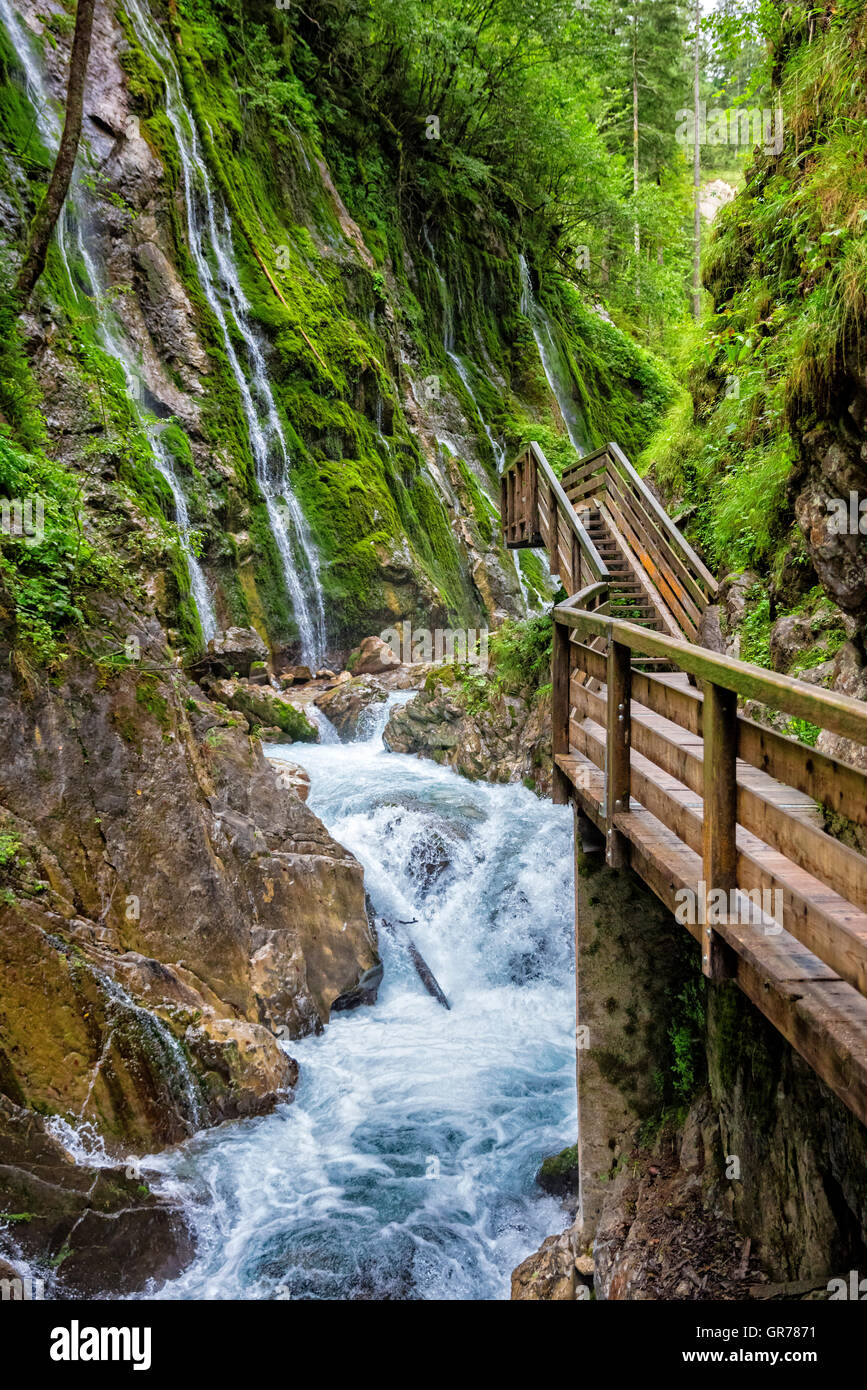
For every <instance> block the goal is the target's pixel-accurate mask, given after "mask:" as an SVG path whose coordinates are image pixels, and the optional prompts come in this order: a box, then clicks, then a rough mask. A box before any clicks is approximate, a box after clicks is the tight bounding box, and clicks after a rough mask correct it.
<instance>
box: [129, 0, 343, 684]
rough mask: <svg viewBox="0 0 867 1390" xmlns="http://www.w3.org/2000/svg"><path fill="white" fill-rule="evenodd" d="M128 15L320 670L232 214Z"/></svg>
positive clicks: (283, 451)
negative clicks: (170, 146) (158, 104)
mask: <svg viewBox="0 0 867 1390" xmlns="http://www.w3.org/2000/svg"><path fill="white" fill-rule="evenodd" d="M126 11H127V13H128V15H129V17H130V19H131V21H132V23H133V26H134V28H135V31H136V36H137V38H138V40H139V43H140V44H141V46H142V48H143V49H144V51H145V52H146V53H147V55H148V57H149V58H150V60H151V62H152V63H153V64H154V66H155V68H156V69H157V71H158V72H159V74H160V77H161V79H162V82H163V87H164V93H165V103H166V113H167V115H168V118H169V121H170V123H171V126H172V130H173V132H174V136H175V142H176V145H177V149H178V155H179V158H180V162H181V172H182V179H183V188H184V203H185V210H186V224H187V240H188V243H189V249H190V253H191V255H192V257H193V261H194V263H195V266H196V271H197V274H198V278H199V283H200V284H201V287H202V290H203V292H204V295H205V298H206V299H207V301H208V305H209V306H210V309H211V311H212V313H213V315H214V318H215V319H216V321H217V324H218V326H219V329H220V335H221V337H222V340H223V346H224V349H225V352H226V357H227V359H228V362H229V366H230V368H231V371H232V375H233V376H234V378H235V382H236V384H237V387H238V392H239V395H240V397H241V406H242V409H243V412H244V418H245V421H246V425H247V435H248V438H249V442H250V449H251V452H252V455H253V459H254V462H255V465H256V480H257V482H258V484H259V489H260V491H261V493H262V497H263V499H264V501H265V507H266V510H267V513H268V521H269V523H270V526H271V531H272V533H273V535H274V539H275V542H276V544H277V549H278V552H279V555H280V560H281V564H282V569H283V577H284V580H285V583H286V588H287V590H288V592H289V596H290V598H291V600H292V607H293V610H294V613H295V620H296V622H297V624H298V631H299V636H300V638H301V659H302V661H303V662H304V664H305V665H307V666H310V668H311V669H312V670H315V669H316V668H317V667H318V666H321V665H322V663H323V661H324V658H325V608H324V603H323V597H322V586H321V583H320V577H319V557H318V555H317V553H316V548H315V546H314V544H313V541H312V538H311V536H310V532H309V528H308V526H307V523H306V521H305V518H304V514H303V512H302V510H301V507H300V504H299V502H298V499H297V498H296V496H295V493H294V492H293V490H292V487H291V484H290V481H289V467H290V456H289V448H288V445H287V443H286V436H285V433H284V430H283V425H282V423H281V420H280V415H279V412H278V410H277V404H276V401H275V399H274V393H273V391H272V389H271V382H270V380H269V376H268V370H267V366H266V363H265V357H264V353H263V351H262V348H261V345H260V343H259V341H258V339H257V337H256V335H255V333H254V331H253V329H252V327H251V325H250V318H249V316H250V306H249V304H248V301H247V299H246V296H245V295H244V291H243V289H242V288H241V282H240V279H239V276H238V269H237V262H236V258H235V251H234V245H233V240H232V230H231V224H230V221H229V215H228V210H227V209H226V208H224V207H223V208H219V209H218V200H217V198H216V196H215V193H214V189H213V185H212V183H211V178H210V173H209V171H208V167H207V164H206V161H205V159H204V158H203V156H202V154H201V152H200V147H199V136H198V132H197V129H196V123H195V120H194V118H193V115H192V112H191V111H190V109H189V107H188V106H187V103H186V100H185V97H184V90H183V84H182V81H181V76H180V72H179V70H178V66H177V63H176V61H175V55H174V53H173V51H172V48H171V45H170V44H169V42H168V41H167V39H166V37H165V35H164V34H163V32H162V30H161V29H160V27H159V25H158V24H157V23H156V22H155V20H154V19H153V18H152V16H151V15H150V14H149V12H148V11H147V10H146V9H145V7H144V6H143V5H141V4H140V3H139V0H129V3H128V4H127V5H126ZM212 263H213V266H214V269H213V270H212ZM230 320H231V323H232V325H233V326H234V328H235V330H236V332H237V334H238V335H239V336H240V339H241V341H242V342H243V345H244V354H245V357H246V359H247V369H248V370H247V372H245V371H244V370H243V368H242V366H241V362H240V360H239V357H238V353H237V351H236V349H235V345H234V341H233V334H232V332H231V330H230ZM248 373H249V380H248ZM251 383H252V385H251ZM302 576H303V577H302Z"/></svg>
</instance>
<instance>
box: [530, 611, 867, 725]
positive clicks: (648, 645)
mask: <svg viewBox="0 0 867 1390" xmlns="http://www.w3.org/2000/svg"><path fill="white" fill-rule="evenodd" d="M576 597H578V596H577V595H576ZM554 621H555V622H559V623H562V624H564V626H566V627H570V628H576V629H580V630H583V631H584V632H590V633H592V634H593V635H594V636H597V637H606V636H607V637H609V638H610V640H612V641H614V642H619V643H621V644H622V645H623V646H626V647H629V648H631V650H632V651H634V652H638V653H640V654H641V655H642V656H651V657H654V656H655V657H663V658H665V659H666V660H668V661H670V662H672V664H673V665H675V666H677V667H679V668H680V670H681V671H686V672H687V673H688V674H689V675H691V676H695V677H696V678H697V679H699V680H706V681H711V682H712V683H713V684H714V685H717V686H721V687H722V688H723V689H724V690H730V691H732V692H733V693H734V694H736V695H740V696H742V697H743V698H744V699H749V700H757V701H759V702H760V703H761V704H764V705H769V706H770V707H771V708H772V709H776V710H779V711H780V712H781V713H783V714H789V715H794V716H795V718H798V719H806V720H808V721H809V722H810V723H811V724H817V725H818V726H819V727H820V728H823V729H827V730H828V731H829V732H830V733H834V734H838V735H839V736H840V737H841V738H847V739H854V740H855V741H856V742H858V743H867V702H865V701H863V700H856V699H854V698H853V697H852V696H850V695H841V694H839V693H838V692H837V691H835V690H823V689H821V688H820V687H818V686H815V685H811V684H810V683H809V682H808V681H801V680H797V679H795V678H794V677H792V676H781V675H779V674H778V673H777V672H776V671H768V670H765V668H764V667H762V666H754V665H753V664H752V663H751V662H748V661H740V660H739V659H738V658H736V657H733V656H722V655H720V654H718V653H717V652H712V651H709V650H708V649H707V648H706V647H697V646H696V645H695V644H694V643H692V642H687V641H684V640H683V639H682V638H678V637H665V636H664V635H663V634H662V633H658V632H653V631H650V630H649V629H648V628H644V627H637V626H636V625H635V624H633V623H627V622H623V621H622V620H620V619H618V618H612V617H608V616H603V615H601V614H598V613H589V612H578V611H576V609H575V606H574V603H573V601H572V600H567V601H566V602H565V603H561V604H558V605H557V607H556V608H555V609H554Z"/></svg>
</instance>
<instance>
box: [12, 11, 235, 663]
mask: <svg viewBox="0 0 867 1390" xmlns="http://www.w3.org/2000/svg"><path fill="white" fill-rule="evenodd" d="M0 20H2V23H3V27H4V28H5V30H6V33H7V35H8V38H9V41H10V43H11V44H12V46H13V48H14V49H15V53H16V55H17V57H18V61H19V62H20V63H21V67H22V69H23V71H24V75H25V79H26V83H27V95H28V98H29V100H30V102H31V104H32V106H33V110H34V114H35V117H36V124H37V127H38V129H39V133H40V135H41V137H42V139H43V141H44V142H45V145H46V147H47V148H48V149H51V150H55V149H56V148H57V146H58V145H59V143H60V134H61V122H60V118H59V116H58V115H57V113H56V111H55V107H54V102H53V100H52V97H51V93H50V91H49V89H48V84H47V82H46V78H45V72H44V70H43V67H42V65H41V64H40V62H39V61H38V60H37V57H36V54H35V52H34V49H33V44H32V35H31V34H30V31H29V30H28V29H27V26H26V25H25V24H24V23H23V22H22V21H21V19H20V18H19V16H18V15H17V14H16V13H15V11H14V10H13V8H12V6H11V4H10V3H9V0H0ZM87 221H88V212H87V207H86V204H85V201H84V197H83V193H82V189H81V187H80V184H79V182H78V181H77V180H76V179H73V183H72V186H71V188H70V193H69V198H68V199H67V203H66V206H65V207H64V210H63V213H62V215H61V217H60V219H59V222H58V226H57V245H58V249H59V251H60V255H61V259H62V260H63V265H64V269H65V271H66V275H67V279H68V281H69V285H70V288H71V290H72V293H73V295H74V296H75V299H76V300H77V301H80V294H79V290H78V286H77V285H76V283H75V277H74V275H73V273H72V269H71V267H70V263H69V247H68V242H69V237H70V234H71V235H72V236H73V237H74V239H75V248H76V250H77V252H78V254H79V256H80V258H81V262H82V265H83V266H84V269H85V272H86V274H87V279H88V281H89V285H90V291H91V295H92V297H93V302H94V311H95V315H96V328H97V333H98V336H99V339H100V343H101V346H102V348H103V350H104V351H105V352H106V353H107V355H108V356H109V357H112V358H114V359H115V360H116V361H117V362H118V363H119V364H120V366H121V368H122V370H123V374H124V378H125V381H126V388H127V393H128V395H129V398H130V400H131V402H132V404H133V408H134V410H135V412H136V415H137V417H138V420H139V423H140V425H141V427H142V429H143V430H144V432H145V434H146V435H147V439H148V443H149V444H150V448H151V455H152V457H153V461H154V464H155V465H156V468H157V471H158V472H159V473H160V475H161V476H162V477H163V479H164V480H165V482H166V483H167V485H168V487H169V491H170V492H171V495H172V501H173V503H174V508H175V524H176V526H177V529H178V538H179V540H180V545H181V549H182V550H183V553H184V558H185V559H186V562H187V569H188V572H189V577H190V591H191V594H192V598H193V603H194V604H195V607H196V611H197V613H198V615H199V622H200V623H201V627H202V635H203V637H204V639H205V641H206V642H207V641H208V640H209V638H211V637H213V636H214V634H215V633H216V631H217V617H216V613H215V611H214V601H213V598H212V596H211V591H210V588H209V586H208V582H207V580H206V578H205V574H204V570H203V569H202V566H201V564H200V563H199V559H198V557H197V555H196V552H195V549H194V544H193V527H192V525H191V522H190V513H189V507H188V505H187V499H186V496H185V494H184V490H183V487H182V486H181V483H180V480H179V478H178V476H177V473H176V472H175V467H174V463H173V460H172V457H171V455H170V453H169V452H168V450H167V449H166V448H165V446H164V445H163V443H162V440H161V439H160V425H159V422H158V421H157V420H156V419H155V417H154V416H153V415H152V414H151V412H150V411H149V410H147V408H146V407H145V404H144V396H145V389H144V381H143V377H142V373H141V368H140V366H139V363H138V360H137V357H136V353H135V350H134V348H133V346H132V344H131V343H130V342H129V340H128V339H127V337H126V334H125V333H124V332H123V329H122V326H121V324H120V322H119V320H118V319H117V316H116V315H115V314H114V313H113V310H112V308H111V305H110V295H109V293H108V289H109V287H108V283H107V279H106V275H105V269H104V267H103V266H102V265H101V264H100V263H99V261H98V259H97V258H96V256H95V255H94V254H93V251H92V250H91V244H90V242H89V240H88V237H87V235H86V226H87Z"/></svg>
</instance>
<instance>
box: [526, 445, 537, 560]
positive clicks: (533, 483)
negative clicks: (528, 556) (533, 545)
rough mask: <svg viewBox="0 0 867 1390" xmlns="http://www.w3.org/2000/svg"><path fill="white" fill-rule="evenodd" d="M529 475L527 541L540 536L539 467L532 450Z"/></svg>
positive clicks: (528, 459)
mask: <svg viewBox="0 0 867 1390" xmlns="http://www.w3.org/2000/svg"><path fill="white" fill-rule="evenodd" d="M527 463H528V465H529V469H530V472H529V475H528V478H527V539H528V540H536V539H537V538H538V536H539V465H538V463H537V462H536V456H535V454H534V453H533V451H532V449H530V450H528V451H527Z"/></svg>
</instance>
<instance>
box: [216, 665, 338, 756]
mask: <svg viewBox="0 0 867 1390" xmlns="http://www.w3.org/2000/svg"><path fill="white" fill-rule="evenodd" d="M207 688H208V690H209V692H210V693H211V695H213V697H214V698H215V699H217V700H219V701H220V703H221V704H223V705H225V706H226V707H227V708H228V709H233V710H238V711H239V712H240V713H241V714H243V715H244V716H245V717H246V719H247V721H248V723H249V724H250V726H251V727H253V728H255V727H256V726H257V725H258V726H260V727H262V728H276V729H280V730H281V731H282V733H283V735H284V737H285V739H286V741H287V742H289V743H316V742H318V739H319V730H318V729H317V728H316V727H315V725H313V724H311V723H310V721H309V719H307V718H306V717H305V715H304V714H303V713H302V711H301V710H300V709H299V708H298V706H297V705H294V704H293V703H292V701H291V700H287V699H286V698H285V696H283V695H278V693H277V691H276V690H272V689H271V687H270V685H256V684H255V683H254V682H251V681H248V680H247V681H245V680H237V679H233V680H211V681H209V682H208V686H207Z"/></svg>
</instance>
